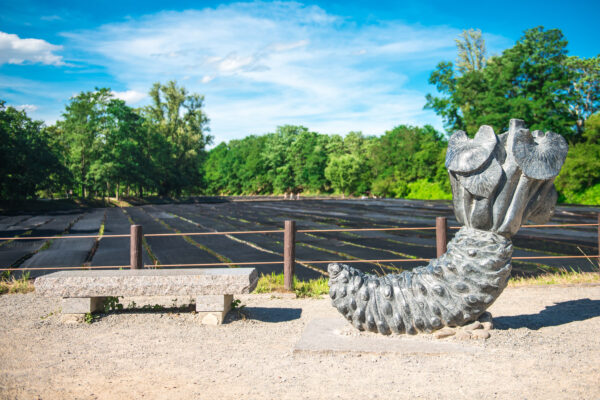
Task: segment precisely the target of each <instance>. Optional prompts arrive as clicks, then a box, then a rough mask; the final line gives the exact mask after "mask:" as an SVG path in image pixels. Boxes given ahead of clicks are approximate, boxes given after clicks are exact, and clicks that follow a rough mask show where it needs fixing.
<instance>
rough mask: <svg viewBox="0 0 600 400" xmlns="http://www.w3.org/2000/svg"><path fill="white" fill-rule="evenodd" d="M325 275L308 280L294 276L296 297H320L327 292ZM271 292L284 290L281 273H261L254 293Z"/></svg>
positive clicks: (327, 286)
mask: <svg viewBox="0 0 600 400" xmlns="http://www.w3.org/2000/svg"><path fill="white" fill-rule="evenodd" d="M327 282H328V279H327V277H322V278H318V279H311V280H309V281H299V280H298V279H296V277H294V292H295V293H296V296H297V297H321V296H322V295H324V294H327V293H329V285H328V283H327ZM273 292H279V293H282V292H286V290H285V289H284V287H283V273H280V274H275V273H274V272H272V273H271V274H270V275H262V276H261V277H260V278H259V280H258V284H257V285H256V289H254V293H273Z"/></svg>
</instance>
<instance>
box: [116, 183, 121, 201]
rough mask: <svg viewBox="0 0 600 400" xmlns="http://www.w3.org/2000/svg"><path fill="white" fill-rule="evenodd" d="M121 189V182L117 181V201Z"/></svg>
mask: <svg viewBox="0 0 600 400" xmlns="http://www.w3.org/2000/svg"><path fill="white" fill-rule="evenodd" d="M120 189H121V183H120V182H117V194H116V197H117V201H119V191H120Z"/></svg>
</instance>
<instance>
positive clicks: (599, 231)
mask: <svg viewBox="0 0 600 400" xmlns="http://www.w3.org/2000/svg"><path fill="white" fill-rule="evenodd" d="M598 272H599V273H600V213H598Z"/></svg>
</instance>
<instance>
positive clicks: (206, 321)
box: [202, 314, 219, 325]
mask: <svg viewBox="0 0 600 400" xmlns="http://www.w3.org/2000/svg"><path fill="white" fill-rule="evenodd" d="M202 324H203V325H219V319H218V318H217V316H216V315H214V314H207V315H206V316H205V317H204V318H202Z"/></svg>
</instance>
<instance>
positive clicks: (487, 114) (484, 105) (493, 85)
mask: <svg viewBox="0 0 600 400" xmlns="http://www.w3.org/2000/svg"><path fill="white" fill-rule="evenodd" d="M566 46H567V41H566V40H565V39H564V37H563V35H562V33H561V32H560V30H558V29H550V30H547V31H546V30H544V28H543V27H537V28H533V29H529V30H527V31H525V33H524V34H523V36H522V37H521V38H520V39H519V40H518V41H517V43H516V44H515V46H513V47H512V48H510V49H507V50H505V51H504V52H503V53H502V55H501V56H498V57H492V58H491V59H489V60H488V61H487V63H486V64H485V66H484V67H483V68H482V69H479V70H477V69H475V70H472V71H471V70H468V69H466V70H465V72H464V73H463V74H462V75H460V76H457V75H455V73H454V70H453V65H452V64H451V63H440V64H438V67H437V68H436V70H435V71H434V72H433V73H432V74H431V76H430V79H429V82H430V83H431V84H434V85H436V88H437V90H438V92H439V93H440V94H441V95H442V96H441V97H434V96H432V95H427V103H426V105H425V107H426V108H430V109H433V110H434V111H435V112H436V113H437V114H438V115H440V116H442V118H443V119H444V124H445V127H446V128H447V129H448V130H457V129H463V130H464V129H466V130H467V133H469V134H471V135H473V134H474V133H475V131H476V130H477V128H478V127H479V126H480V125H484V124H486V125H491V126H492V127H493V128H494V130H495V131H496V132H503V131H505V130H506V129H507V128H508V122H509V120H510V119H511V118H520V119H523V120H525V123H526V125H528V126H529V127H530V129H541V130H552V131H555V132H558V133H561V134H564V135H565V136H567V137H568V138H572V136H573V135H575V133H576V131H575V126H576V121H575V118H574V117H573V115H572V113H571V111H570V110H569V105H570V104H573V102H574V101H575V98H574V96H573V94H572V92H570V91H569V89H570V86H571V81H572V77H573V72H572V71H571V70H570V69H569V68H568V67H567V65H566V60H567V55H566V54H567V50H566Z"/></svg>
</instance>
